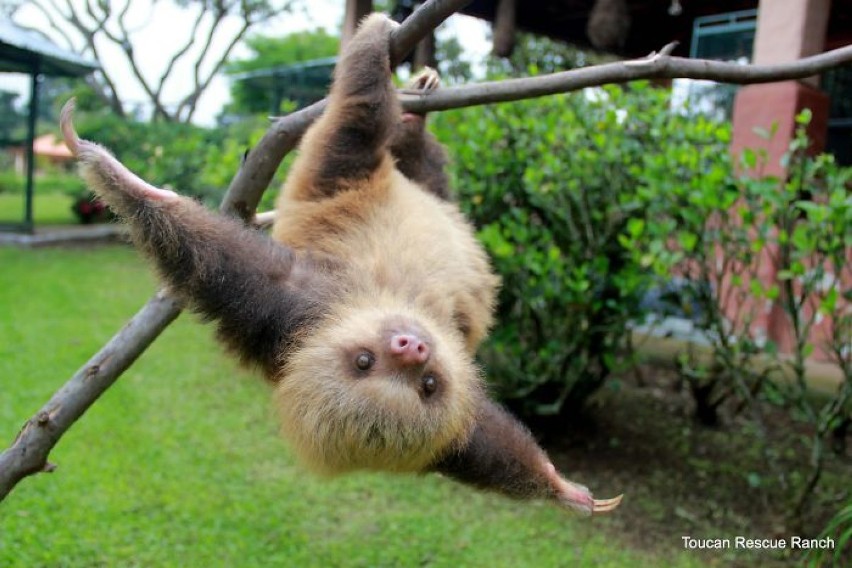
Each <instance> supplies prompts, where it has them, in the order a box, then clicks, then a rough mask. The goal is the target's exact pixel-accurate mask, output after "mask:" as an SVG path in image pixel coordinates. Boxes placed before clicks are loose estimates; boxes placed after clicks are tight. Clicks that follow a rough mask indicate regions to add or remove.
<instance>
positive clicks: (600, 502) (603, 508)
mask: <svg viewBox="0 0 852 568" xmlns="http://www.w3.org/2000/svg"><path fill="white" fill-rule="evenodd" d="M623 497H624V494H621V495H618V496H617V497H613V498H612V499H595V500H594V506H593V507H592V514H593V515H594V514H598V513H608V512H610V511H612V510H613V509H615V508H616V507H618V506H619V505H620V504H621V499H622V498H623Z"/></svg>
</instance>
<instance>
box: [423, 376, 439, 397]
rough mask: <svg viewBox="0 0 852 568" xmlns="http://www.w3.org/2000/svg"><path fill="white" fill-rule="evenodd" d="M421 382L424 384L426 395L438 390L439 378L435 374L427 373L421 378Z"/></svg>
mask: <svg viewBox="0 0 852 568" xmlns="http://www.w3.org/2000/svg"><path fill="white" fill-rule="evenodd" d="M420 384H421V385H422V386H423V394H425V395H426V396H430V395H432V394H433V393H434V392H435V391H436V390H438V379H436V378H435V377H434V376H433V375H426V376H425V377H423V378H422V379H420Z"/></svg>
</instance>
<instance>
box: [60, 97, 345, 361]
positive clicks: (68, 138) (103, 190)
mask: <svg viewBox="0 0 852 568" xmlns="http://www.w3.org/2000/svg"><path fill="white" fill-rule="evenodd" d="M72 112H73V101H72V102H69V103H68V104H66V105H65V108H63V109H62V117H61V128H62V133H63V136H64V138H65V143H66V144H67V146H68V148H69V149H70V150H71V151H72V153H74V155H75V156H76V157H77V160H78V162H79V165H80V170H81V173H82V175H83V177H84V178H85V179H86V181H87V182H88V185H89V187H90V188H91V189H92V191H94V192H95V193H96V194H97V195H98V196H100V197H101V198H102V199H103V200H104V201H105V202H106V203H107V204H108V205H109V206H110V208H111V209H112V210H113V211H114V212H115V213H117V214H118V215H120V216H121V217H123V218H124V219H125V220H126V222H127V224H128V225H129V226H130V229H131V235H132V238H133V241H134V243H135V244H136V246H137V248H139V249H140V251H142V252H143V253H144V254H145V255H146V256H147V257H148V258H149V259H151V260H152V261H153V262H154V264H155V265H156V267H157V268H158V271H159V273H160V275H161V277H162V279H163V280H164V281H165V283H166V284H167V285H168V286H169V288H170V289H171V290H172V291H173V292H175V293H176V294H177V295H178V296H179V297H180V298H182V299H183V300H185V301H187V302H189V303H190V305H191V306H192V307H193V308H195V309H196V310H197V311H198V312H200V313H201V314H203V315H204V316H205V317H206V318H208V319H211V320H215V321H216V322H217V323H218V329H219V335H220V338H221V339H222V340H223V341H224V342H225V343H226V344H227V345H228V346H229V347H231V348H232V349H233V350H235V351H236V352H237V353H238V354H239V355H240V356H241V358H242V359H243V360H244V361H246V362H251V363H254V364H259V365H260V366H261V367H263V368H264V369H265V370H266V371H268V372H271V371H272V370H273V369H274V367H275V366H276V365H277V364H278V362H277V357H278V356H279V355H280V352H281V348H282V345H286V344H288V343H289V342H290V340H291V339H292V338H293V336H294V335H295V334H297V333H298V331H299V330H300V329H301V328H302V327H303V326H305V325H307V324H308V323H309V322H310V321H312V320H313V318H315V317H317V314H318V308H319V307H321V306H322V304H323V301H324V294H325V293H327V291H328V290H329V284H328V281H327V280H325V279H323V278H322V277H321V276H320V274H321V273H320V271H319V270H317V269H316V267H314V266H312V263H311V262H310V261H309V260H308V259H306V258H304V257H302V256H297V255H296V254H295V253H294V252H293V251H292V250H291V249H289V248H287V247H285V246H283V245H279V244H277V243H274V242H272V241H271V240H270V239H268V238H267V237H266V236H264V235H262V234H260V233H259V232H257V231H254V230H251V229H248V228H246V227H245V226H243V225H242V224H241V223H239V222H238V221H236V220H233V219H229V218H226V217H223V216H221V215H217V214H214V213H212V212H210V211H208V210H206V209H205V208H204V207H203V206H201V205H200V204H198V203H196V202H195V201H193V200H192V199H189V198H186V197H181V196H180V195H178V194H177V193H175V192H173V191H168V190H164V189H160V188H157V187H154V186H152V185H150V184H148V183H146V182H144V181H142V180H141V179H139V178H138V177H136V176H135V175H134V174H133V173H132V172H130V171H129V170H128V169H127V168H125V167H124V165H123V164H121V163H120V162H119V161H118V160H116V159H115V158H114V157H113V156H112V155H111V154H110V153H109V152H107V151H106V150H105V149H104V148H102V147H100V146H98V145H97V144H95V143H93V142H88V141H86V140H81V139H80V138H79V137H78V136H77V133H76V132H75V130H74V126H73V124H72V121H71V115H72Z"/></svg>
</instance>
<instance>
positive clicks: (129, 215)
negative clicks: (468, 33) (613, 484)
mask: <svg viewBox="0 0 852 568" xmlns="http://www.w3.org/2000/svg"><path fill="white" fill-rule="evenodd" d="M391 29H392V24H391V23H390V22H389V21H388V20H386V19H385V18H383V17H382V16H372V17H370V18H368V19H367V20H366V21H365V22H364V24H363V25H362V27H361V29H360V30H359V31H358V33H357V34H356V36H355V37H354V38H353V39H352V41H351V42H350V44H349V45H348V47H347V51H346V53H345V54H344V56H343V59H342V61H341V63H340V64H339V65H338V68H337V70H336V71H335V73H336V77H335V82H334V86H333V88H332V91H331V94H330V101H329V105H328V107H327V110H326V112H325V114H324V115H323V116H322V118H321V119H320V120H319V121H318V122H317V123H316V124H315V125H314V126H313V127H312V128H311V129H310V130H309V132H308V133H306V135H305V138H304V140H303V143H302V146H301V149H300V155H299V157H298V159H297V160H296V162H295V163H294V165H293V169H292V171H291V173H290V176H289V178H288V181H287V184H286V187H285V189H284V191H283V193H282V196H281V198H280V201H279V204H278V207H279V216H278V220H277V223H276V225H275V227H274V229H273V236H274V238H275V239H276V240H277V241H278V242H273V241H272V240H270V239H268V238H266V237H265V236H263V235H262V234H260V233H258V232H256V231H254V230H251V229H248V228H245V227H243V226H242V225H240V224H239V223H237V222H235V221H233V220H229V219H225V218H223V217H221V216H219V215H216V214H213V213H211V212H208V211H207V210H205V209H204V208H203V207H201V206H200V205H198V204H196V203H194V202H193V201H191V200H189V199H187V198H184V197H180V196H178V195H177V194H175V193H173V192H171V191H166V190H161V189H158V188H155V187H153V186H150V185H148V184H147V183H145V182H144V181H142V180H140V179H139V178H136V177H135V176H134V175H133V174H132V173H130V172H129V171H128V170H127V169H126V168H125V167H124V166H123V165H121V164H120V163H119V162H118V161H117V160H115V158H113V157H112V156H111V155H109V153H108V152H107V151H106V150H104V149H103V148H100V147H99V146H97V145H96V144H93V143H91V142H86V141H83V140H80V139H79V138H78V137H77V134H76V133H75V132H74V129H73V126H72V125H71V109H70V107H66V109H64V110H63V113H62V130H63V134H64V136H65V140H66V143H67V144H68V146H69V148H71V150H72V151H73V152H74V153H75V154H76V155H77V157H78V158H79V160H80V164H81V169H82V172H83V175H84V176H85V178H86V179H87V181H88V182H89V185H90V187H91V188H92V189H93V190H94V191H96V192H97V193H98V194H99V195H100V196H102V198H104V199H105V200H106V201H107V202H108V203H109V205H110V206H111V207H112V208H113V210H114V211H115V212H116V213H118V214H119V215H121V216H122V217H124V219H125V220H126V221H127V222H128V224H129V225H130V226H131V229H132V234H133V239H134V242H135V243H136V245H137V246H138V247H139V248H140V250H142V251H143V252H144V253H145V254H146V255H147V256H148V257H150V258H151V259H152V261H153V262H154V263H155V264H156V266H157V268H158V270H159V272H160V274H161V276H162V278H163V280H164V281H165V282H166V283H167V284H168V286H169V287H170V289H172V290H173V291H174V292H175V293H176V294H178V295H179V296H180V297H182V298H184V299H185V300H186V301H187V302H188V303H189V304H190V305H191V306H192V307H193V308H194V309H195V310H196V311H198V312H200V313H201V314H202V315H203V316H204V317H205V318H207V319H210V320H213V321H215V322H216V323H217V325H218V329H219V336H220V338H221V339H222V340H223V342H224V343H225V344H226V345H227V346H228V347H229V348H230V349H232V350H233V351H235V352H236V353H237V354H238V355H239V356H240V357H241V358H242V360H243V361H245V362H248V363H252V364H255V365H258V366H260V367H261V368H262V369H263V370H264V371H265V374H266V376H267V378H268V379H269V380H270V381H272V382H273V383H274V384H275V389H276V393H275V399H276V401H277V404H278V406H279V407H280V410H281V421H282V432H283V433H284V435H285V436H286V437H287V438H288V439H289V440H290V441H291V443H292V445H293V447H294V449H295V451H296V453H297V454H298V455H299V456H300V457H301V459H302V461H303V462H305V463H306V464H307V465H309V466H310V467H312V468H313V469H315V470H317V471H319V472H323V473H340V472H345V471H349V470H353V469H382V470H388V471H418V472H422V471H439V472H442V473H445V474H447V475H449V476H451V477H454V478H456V479H459V480H460V481H463V482H466V483H470V484H473V485H476V486H477V487H483V488H489V489H494V490H496V491H500V492H503V493H505V494H508V495H512V496H517V497H525V498H528V497H547V498H551V499H554V500H556V501H558V502H560V503H561V504H564V505H567V506H571V507H575V508H578V509H580V510H582V511H585V512H590V511H592V510H593V508H596V504H595V503H594V502H593V501H592V499H591V496H590V495H589V494H588V491H586V490H585V488H582V487H580V486H575V485H573V484H570V483H569V482H567V481H565V480H563V479H562V478H561V477H559V476H558V474H556V472H555V469H554V468H553V466H552V464H550V462H549V460H548V459H547V456H546V455H545V454H544V452H543V451H542V450H541V449H540V448H539V447H538V445H537V444H536V443H535V441H534V440H533V439H532V437H531V436H530V435H529V433H528V432H527V431H526V429H525V428H524V427H523V426H522V425H521V424H520V423H519V422H517V421H516V420H515V419H513V418H512V417H511V416H509V415H508V414H506V413H505V412H504V411H502V410H500V409H499V407H497V406H496V405H494V404H493V403H491V402H490V401H488V400H487V398H486V397H485V395H484V392H483V388H482V384H481V381H480V376H479V371H478V369H477V367H476V365H475V364H474V360H473V355H474V352H475V351H476V348H477V346H478V345H479V343H480V342H481V341H482V339H483V338H484V336H485V334H486V333H487V331H488V328H489V327H490V325H491V318H492V316H491V314H492V310H493V303H494V297H495V293H496V288H497V278H496V277H495V276H494V275H493V274H492V272H491V270H490V268H489V265H488V262H487V259H486V256H485V253H484V252H483V250H482V248H481V247H480V246H479V244H478V243H477V241H476V239H475V238H474V235H473V230H472V228H471V227H470V225H469V224H468V223H467V222H466V221H465V220H464V219H463V218H462V216H461V214H460V213H459V211H458V209H457V208H456V207H455V206H454V205H453V204H451V203H449V202H448V201H447V200H446V196H447V195H448V192H447V191H445V190H446V185H445V184H446V177H445V175H444V173H443V171H442V166H443V164H444V161H445V157H444V154H443V150H441V149H440V148H438V147H437V143H436V142H435V141H434V139H432V138H430V137H428V135H427V134H426V133H425V131H424V130H423V128H422V124H414V125H413V127H411V128H409V126H412V125H405V124H403V125H402V126H401V120H402V115H401V110H400V107H399V103H398V101H397V98H396V95H395V92H394V90H393V87H392V85H391V82H390V69H389V67H388V65H389V63H388V37H389V33H390V31H391ZM402 122H405V121H402ZM406 137H415V138H419V139H418V140H406ZM418 145H419V146H420V147H422V148H431V150H427V153H426V154H425V155H422V156H421V155H418V153H417V151H416V150H410V149H411V148H416V147H418ZM403 146H404V147H405V148H407V149H400V148H402V147H403ZM436 156H437V158H436ZM403 172H408V173H409V175H410V177H407V176H406V175H404V173H403ZM436 180H437V181H436ZM442 184H443V185H442ZM399 338H406V340H408V339H410V340H411V342H410V343H408V345H409V346H411V345H416V346H417V350H416V351H409V352H407V351H405V350H404V349H403V350H400V349H402V348H401V347H399V346H400V344H399V343H395V341H396V340H397V339H399ZM363 361H367V362H368V363H369V364H364V365H362V364H361V363H360V362H363ZM613 506H614V505H612V502H609V503H605V504H604V507H608V508H602V509H601V510H609V508H612V507H613Z"/></svg>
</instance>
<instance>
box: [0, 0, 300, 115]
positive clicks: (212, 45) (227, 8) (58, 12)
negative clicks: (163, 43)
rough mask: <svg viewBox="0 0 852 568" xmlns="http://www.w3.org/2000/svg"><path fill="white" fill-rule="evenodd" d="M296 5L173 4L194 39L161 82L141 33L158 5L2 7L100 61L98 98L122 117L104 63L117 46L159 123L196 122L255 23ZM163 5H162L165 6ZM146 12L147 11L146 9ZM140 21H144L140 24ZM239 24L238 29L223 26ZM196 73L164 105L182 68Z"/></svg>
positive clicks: (109, 1)
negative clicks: (146, 68) (33, 17)
mask: <svg viewBox="0 0 852 568" xmlns="http://www.w3.org/2000/svg"><path fill="white" fill-rule="evenodd" d="M294 1H295V0H173V3H174V5H175V6H177V7H178V8H180V9H181V10H183V11H185V12H186V19H187V22H191V24H189V25H188V26H187V30H188V34H187V35H186V39H185V40H184V41H183V43H182V44H180V45H179V47H178V48H177V49H176V51H175V52H174V53H172V54H171V56H170V57H169V58H168V59H167V60H166V62H165V64H164V67H163V69H162V71H161V72H160V75H159V77H157V78H156V79H151V78H149V77H146V76H145V74H144V73H143V71H142V61H143V60H144V59H145V58H146V57H150V55H151V53H150V51H149V49H148V48H147V47H145V46H142V45H139V44H138V41H137V39H136V35H137V33H138V32H139V31H141V30H143V29H145V28H147V27H149V26H150V25H151V22H152V18H153V17H154V15H155V11H156V10H157V8H158V6H157V1H156V0H155V1H154V2H151V3H150V4H147V3H146V5H145V8H140V6H141V3H139V2H136V3H134V2H132V1H131V0H98V1H97V2H92V1H89V0H86V1H85V2H83V1H81V0H78V1H76V2H75V1H71V0H68V1H66V2H64V3H62V4H61V5H60V3H59V2H55V1H54V0H30V1H29V2H17V1H15V0H3V1H2V5H3V6H2V9H3V11H5V12H7V13H12V14H16V13H17V12H18V11H20V10H22V9H24V8H26V9H28V10H30V14H32V13H33V11H34V12H35V13H36V14H37V16H38V17H39V18H40V19H41V20H42V25H39V26H38V28H39V29H41V30H49V32H50V36H51V37H52V38H53V39H55V40H56V41H58V42H60V43H62V44H64V47H66V48H67V49H70V50H72V51H74V52H76V53H78V54H80V55H85V56H87V57H90V58H92V59H95V60H96V61H98V62H100V63H102V66H101V69H100V70H99V71H98V72H96V73H94V74H93V75H90V76H89V77H88V78H87V81H88V83H89V85H90V87H91V88H92V89H93V90H94V92H95V94H96V95H97V97H98V98H99V99H100V100H101V101H102V102H103V103H104V104H106V105H107V106H108V107H109V108H110V109H111V110H112V112H114V113H115V114H116V115H118V116H121V117H124V116H126V115H127V113H128V107H129V103H128V101H127V100H123V98H122V95H121V94H120V93H119V89H118V88H117V82H116V75H115V69H114V68H113V69H110V68H108V67H107V66H105V65H103V62H104V53H105V52H106V51H108V50H109V49H115V48H118V49H119V50H120V52H121V53H122V54H123V59H124V61H125V63H126V65H127V66H128V67H129V68H130V70H131V72H132V74H133V76H134V77H135V79H136V81H137V83H138V84H139V85H140V86H141V88H142V90H143V91H144V93H145V96H146V103H148V104H150V105H151V107H152V109H153V117H154V118H155V119H162V120H166V121H170V122H190V121H191V120H192V118H193V115H194V114H195V110H196V106H197V104H198V100H199V98H200V97H201V95H202V94H204V92H205V91H206V90H207V88H208V87H209V86H210V82H211V81H212V79H213V77H214V76H215V75H216V74H217V73H218V72H219V71H220V70H221V68H222V66H223V65H224V63H225V61H226V60H227V58H228V56H229V55H230V54H231V51H232V50H233V49H234V47H235V46H236V45H237V43H239V42H240V40H242V39H243V37H244V36H245V35H246V33H247V32H248V31H249V30H250V29H251V28H252V27H253V26H255V25H256V24H258V23H260V22H263V21H265V20H268V19H269V18H271V17H273V16H276V15H278V14H281V13H282V12H285V11H288V10H290V8H291V7H292V5H293V3H294ZM160 6H162V4H161V5H160ZM141 10H145V11H141ZM136 22H142V24H141V25H139V24H137V23H136ZM226 23H235V25H225V24H226ZM180 68H183V69H187V68H188V69H190V75H191V86H190V87H189V91H188V92H186V93H184V94H183V95H182V96H181V98H180V100H179V101H178V102H177V103H176V104H174V105H168V104H167V103H166V101H165V96H164V91H165V87H166V84H167V83H168V82H169V81H170V80H173V79H174V77H175V76H177V75H178V73H185V71H181V70H179V69H180Z"/></svg>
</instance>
